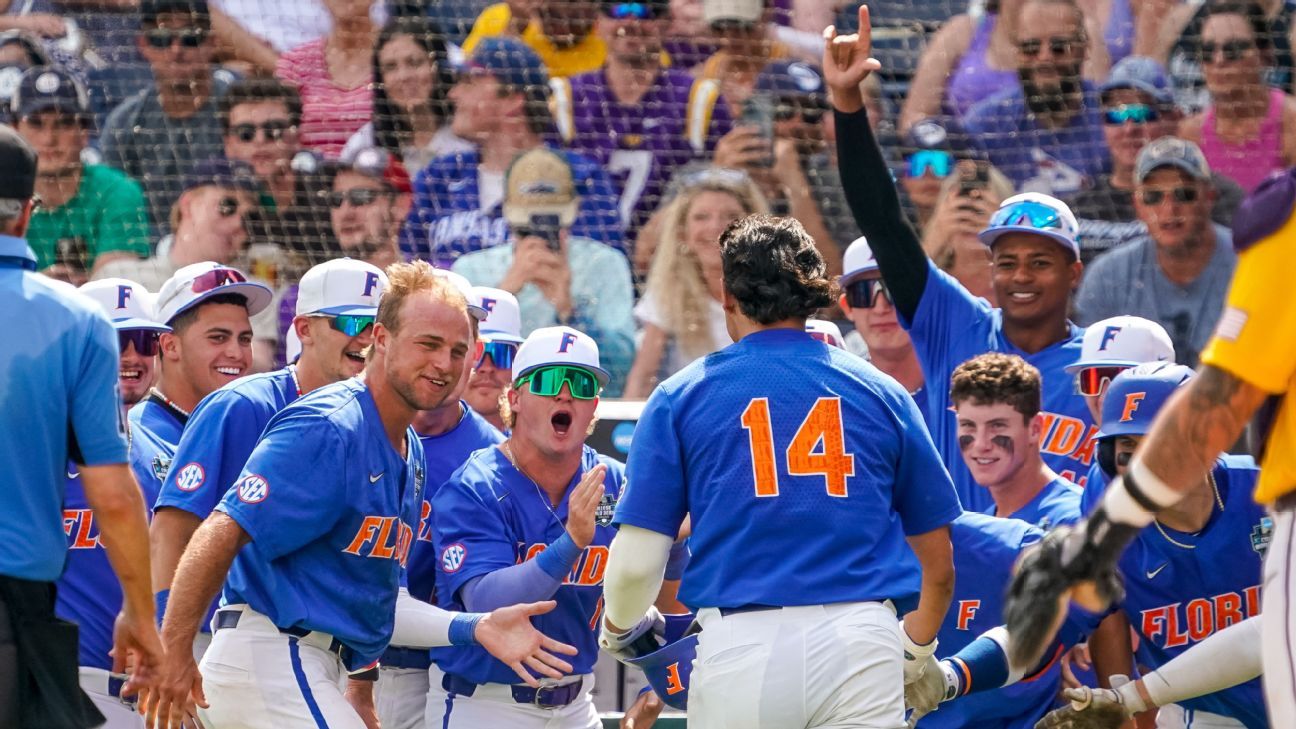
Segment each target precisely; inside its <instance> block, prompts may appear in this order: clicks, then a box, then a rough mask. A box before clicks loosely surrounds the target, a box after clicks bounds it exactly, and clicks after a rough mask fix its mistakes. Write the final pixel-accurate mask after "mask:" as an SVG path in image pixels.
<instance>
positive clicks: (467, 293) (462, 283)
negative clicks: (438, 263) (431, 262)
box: [432, 268, 486, 322]
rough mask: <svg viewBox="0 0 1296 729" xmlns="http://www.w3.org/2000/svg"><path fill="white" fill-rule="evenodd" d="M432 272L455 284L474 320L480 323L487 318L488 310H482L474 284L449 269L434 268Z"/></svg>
mask: <svg viewBox="0 0 1296 729" xmlns="http://www.w3.org/2000/svg"><path fill="white" fill-rule="evenodd" d="M432 270H433V271H434V272H435V273H436V275H438V276H440V277H442V278H444V279H446V280H447V281H449V282H450V283H452V284H454V287H455V288H456V289H458V290H459V293H461V294H463V297H464V299H466V300H467V301H468V313H469V314H471V315H472V318H474V319H476V320H477V321H479V322H480V321H481V320H483V319H485V318H486V310H485V309H483V308H482V305H481V302H480V301H478V300H477V292H476V291H475V290H473V285H472V282H470V281H469V280H468V279H467V278H465V277H464V275H463V274H460V273H455V272H454V271H451V270H449V269H445V268H434V269H432Z"/></svg>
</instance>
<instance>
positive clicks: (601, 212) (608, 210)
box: [568, 155, 625, 253]
mask: <svg viewBox="0 0 1296 729" xmlns="http://www.w3.org/2000/svg"><path fill="white" fill-rule="evenodd" d="M568 159H569V160H570V161H571V165H572V173H573V175H574V176H575V178H576V192H577V194H579V195H580V197H581V203H580V213H579V214H578V215H577V217H576V223H575V224H574V225H572V231H571V232H572V235H580V236H584V237H586V238H593V239H594V240H597V241H601V242H603V243H607V244H608V245H610V246H612V247H613V248H616V249H617V250H618V251H621V252H622V253H624V252H625V231H624V230H623V229H622V227H621V215H620V213H619V212H618V211H617V194H616V190H615V189H613V187H612V181H611V180H610V179H608V176H607V173H606V172H604V171H603V168H602V167H599V166H598V165H596V164H594V163H593V162H591V161H590V160H588V159H586V158H585V157H581V156H579V155H568Z"/></svg>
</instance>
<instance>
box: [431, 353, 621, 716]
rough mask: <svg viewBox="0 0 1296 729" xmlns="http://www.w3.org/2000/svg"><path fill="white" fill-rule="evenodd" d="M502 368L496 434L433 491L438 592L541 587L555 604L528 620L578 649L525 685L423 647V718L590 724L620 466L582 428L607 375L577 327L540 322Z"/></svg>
mask: <svg viewBox="0 0 1296 729" xmlns="http://www.w3.org/2000/svg"><path fill="white" fill-rule="evenodd" d="M513 374H514V377H515V378H516V379H515V381H514V383H513V386H512V387H510V388H509V390H508V391H507V398H508V399H507V403H508V408H507V410H506V412H505V417H504V422H505V425H506V426H507V427H508V428H509V430H510V432H509V437H508V439H507V440H505V441H504V442H503V443H501V444H500V445H499V446H498V447H491V448H485V449H483V450H480V451H477V452H476V453H474V454H473V455H472V457H470V458H469V459H468V461H467V463H465V464H464V465H463V466H462V467H461V468H459V470H457V471H456V472H455V473H454V475H452V476H451V477H450V479H449V480H448V481H447V482H446V483H445V484H444V485H443V486H442V487H441V488H440V490H438V491H437V493H436V496H435V497H433V499H432V512H433V514H434V515H435V519H434V529H433V542H434V544H435V548H436V551H437V554H438V555H439V565H440V572H439V574H438V575H437V600H438V602H439V603H440V604H441V605H442V606H443V607H445V608H447V609H451V610H458V609H466V610H471V611H479V610H489V609H492V608H494V607H496V606H499V605H507V604H510V603H514V602H526V601H533V600H544V599H550V598H552V599H554V600H556V601H557V603H558V607H557V608H556V609H555V610H554V611H553V613H551V614H549V615H545V616H542V617H540V618H537V620H536V626H537V627H538V628H540V629H541V630H543V631H544V632H545V633H546V634H547V635H551V636H554V637H555V638H558V639H559V640H563V641H565V642H567V643H570V644H572V645H574V646H576V647H577V649H578V653H577V654H576V657H575V658H574V659H573V660H572V668H571V670H570V671H567V672H566V673H567V675H565V676H563V677H562V678H561V679H559V680H557V681H546V682H543V683H542V684H541V686H540V687H539V688H532V687H529V686H525V685H519V684H518V683H517V680H516V678H515V677H514V676H513V672H512V671H510V670H509V668H508V666H506V665H504V664H503V663H501V662H499V661H498V660H496V659H493V658H491V657H490V656H488V655H486V653H485V652H484V651H482V650H480V649H477V648H452V649H445V650H438V651H434V653H433V659H434V660H435V663H436V665H435V666H434V667H433V668H432V670H431V671H430V672H429V684H430V686H429V690H428V699H427V726H440V727H444V728H445V729H459V728H461V727H485V726H508V727H519V728H522V729H525V728H526V727H535V728H537V729H539V728H541V727H553V728H555V729H568V728H577V727H579V728H580V729H594V728H596V727H599V726H601V724H600V722H599V718H598V713H597V712H596V711H595V709H594V703H593V701H592V700H591V698H590V693H589V692H590V688H591V687H592V686H593V683H594V678H593V675H592V672H593V669H594V663H595V661H596V660H597V658H598V646H597V644H596V640H595V636H596V631H597V627H598V620H599V617H600V615H601V614H602V601H603V570H604V568H605V567H606V566H607V552H608V544H609V543H610V542H611V541H612V535H613V533H614V531H615V530H614V529H613V528H612V526H611V523H612V509H613V507H614V506H615V504H616V500H617V498H618V497H619V495H620V493H621V486H622V466H621V464H620V463H619V462H617V461H615V460H612V459H610V458H607V457H606V456H602V455H599V454H598V453H596V452H595V451H594V449H592V448H590V447H589V446H586V445H585V438H586V437H587V435H588V434H589V431H590V429H591V426H592V425H593V422H594V410H595V408H596V407H597V406H598V395H599V392H600V390H601V389H602V388H603V385H604V384H606V383H607V381H608V373H607V372H606V371H605V370H604V369H603V368H602V367H601V366H600V364H599V350H598V345H597V344H596V343H595V342H594V340H593V339H591V338H590V337H589V336H588V335H586V334H584V333H582V332H579V331H577V330H575V329H572V328H570V327H543V328H540V329H537V330H536V331H534V332H532V333H531V335H530V336H528V337H527V339H526V341H525V342H523V344H522V346H521V347H519V348H518V352H517V356H516V357H515V358H514V360H513Z"/></svg>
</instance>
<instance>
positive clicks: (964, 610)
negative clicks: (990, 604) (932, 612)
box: [958, 600, 981, 630]
mask: <svg viewBox="0 0 1296 729" xmlns="http://www.w3.org/2000/svg"><path fill="white" fill-rule="evenodd" d="M980 609H981V601H980V600H959V604H958V629H959V630H967V629H968V623H970V622H972V618H975V617H976V614H977V611H978V610H980Z"/></svg>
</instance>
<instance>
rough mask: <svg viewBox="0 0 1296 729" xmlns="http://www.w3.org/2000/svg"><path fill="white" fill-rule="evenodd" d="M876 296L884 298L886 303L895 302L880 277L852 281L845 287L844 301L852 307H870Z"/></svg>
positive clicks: (875, 301)
mask: <svg viewBox="0 0 1296 729" xmlns="http://www.w3.org/2000/svg"><path fill="white" fill-rule="evenodd" d="M878 297H882V298H885V299H886V300H887V303H895V302H894V301H893V300H892V299H891V292H890V290H888V289H887V287H886V284H885V283H883V281H882V279H880V278H866V279H863V280H862V281H852V282H851V284H850V285H849V286H847V287H846V303H847V304H850V306H851V308H852V309H872V308H873V305H874V304H876V303H877V300H878Z"/></svg>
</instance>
